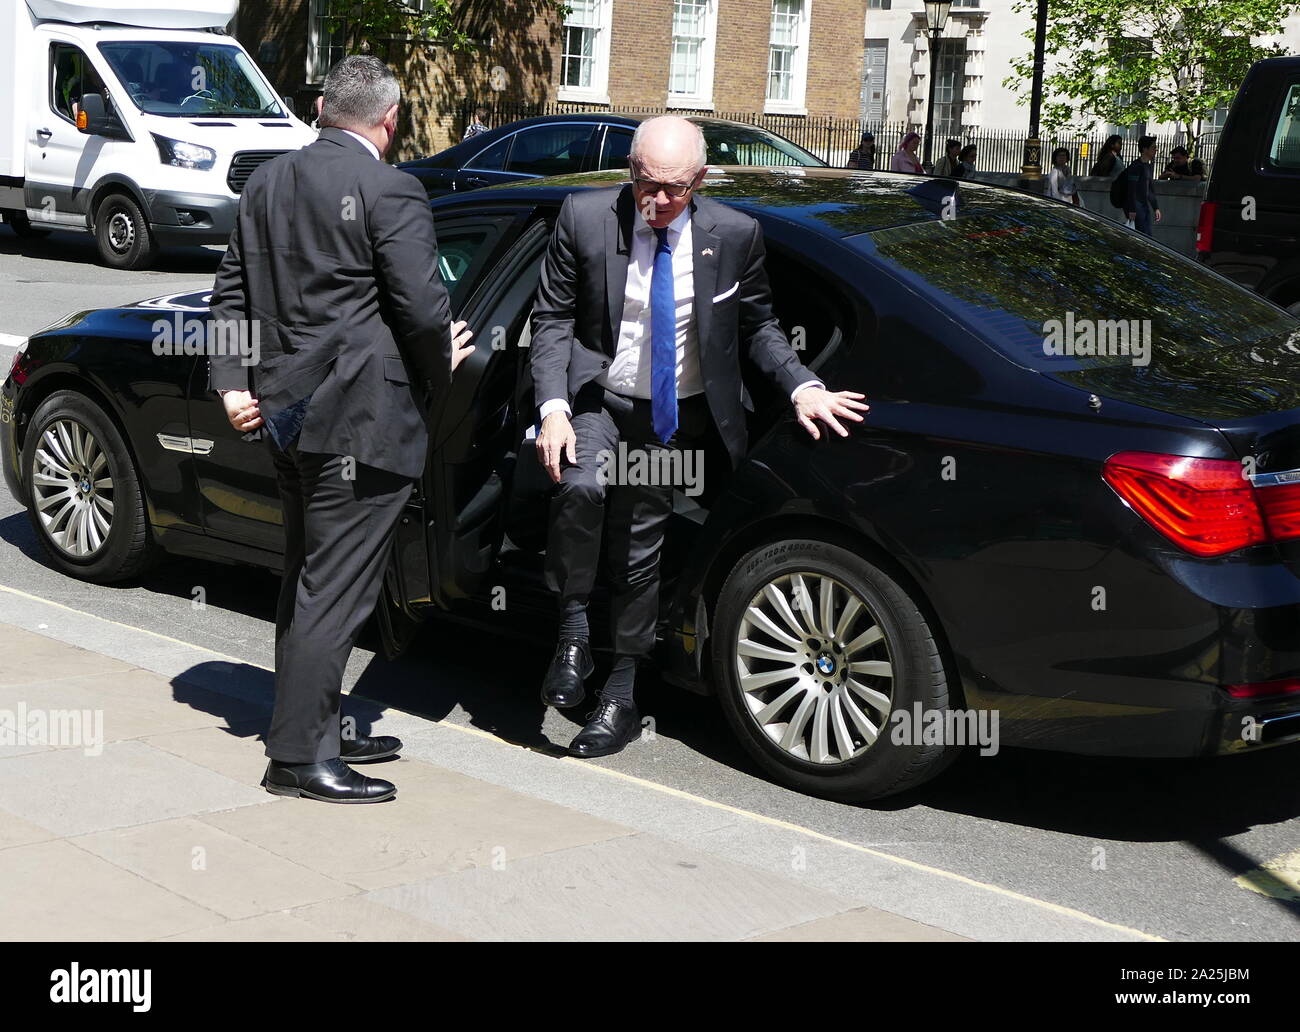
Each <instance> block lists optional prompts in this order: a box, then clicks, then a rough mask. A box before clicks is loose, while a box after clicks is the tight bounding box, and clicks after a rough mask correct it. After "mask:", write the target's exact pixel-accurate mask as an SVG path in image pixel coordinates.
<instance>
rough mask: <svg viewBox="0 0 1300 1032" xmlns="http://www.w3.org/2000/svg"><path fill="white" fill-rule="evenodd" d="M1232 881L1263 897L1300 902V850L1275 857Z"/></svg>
mask: <svg viewBox="0 0 1300 1032" xmlns="http://www.w3.org/2000/svg"><path fill="white" fill-rule="evenodd" d="M1232 880H1233V882H1234V884H1237V885H1240V886H1241V887H1242V888H1243V889H1249V890H1250V891H1251V892H1258V893H1259V894H1260V895H1261V896H1272V897H1273V898H1274V899H1286V900H1292V901H1300V849H1296V850H1293V851H1292V852H1290V853H1285V854H1283V855H1282V856H1277V857H1274V858H1273V859H1272V860H1269V861H1268V862H1267V863H1262V864H1260V865H1259V866H1258V867H1256V868H1255V869H1254V870H1253V871H1247V872H1246V873H1245V874H1239V875H1238V876H1237V877H1236V878H1233V879H1232Z"/></svg>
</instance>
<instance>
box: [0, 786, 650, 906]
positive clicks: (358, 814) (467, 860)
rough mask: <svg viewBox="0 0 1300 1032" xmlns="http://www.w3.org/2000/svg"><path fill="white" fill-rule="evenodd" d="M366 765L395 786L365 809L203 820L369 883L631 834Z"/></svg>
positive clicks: (292, 806) (521, 798) (278, 806)
mask: <svg viewBox="0 0 1300 1032" xmlns="http://www.w3.org/2000/svg"><path fill="white" fill-rule="evenodd" d="M13 762H17V761H13ZM368 770H369V773H371V774H372V775H374V776H376V777H383V778H386V779H387V780H389V781H392V782H393V783H394V784H396V785H397V786H398V789H397V798H396V799H394V800H392V801H391V802H387V803H377V804H373V805H369V806H327V805H322V804H320V803H315V802H312V801H310V800H303V799H280V800H277V801H276V802H275V803H274V804H273V805H271V806H258V807H243V808H241V809H239V810H232V811H230V812H227V813H218V814H211V815H209V816H207V817H204V818H203V820H204V821H205V822H206V823H209V824H211V825H213V826H214V827H217V828H221V829H222V830H223V831H226V832H229V833H230V834H232V835H237V836H238V837H239V838H242V839H244V840H245V841H248V842H252V843H254V844H256V845H259V846H261V847H262V848H263V849H266V850H269V851H270V852H273V853H277V854H279V855H280V856H284V857H287V858H289V859H290V860H293V861H295V862H296V863H299V864H302V865H303V866H304V867H309V868H311V869H312V870H314V871H319V872H320V873H321V874H324V875H326V876H328V877H330V878H335V879H338V880H340V881H345V882H348V883H351V884H353V885H358V886H361V887H363V888H367V889H375V888H381V887H384V886H388V885H398V884H401V883H403V882H410V881H415V880H418V879H420V878H427V877H429V876H431V875H434V874H442V873H446V872H449V871H459V870H463V869H464V868H467V867H474V866H479V865H487V864H490V863H492V862H493V860H494V859H497V858H500V857H506V858H514V857H523V856H529V855H532V854H536V853H544V852H550V851H554V850H558V849H566V848H569V847H572V846H575V845H585V844H587V843H591V842H599V841H603V840H605V839H609V838H614V837H617V836H621V835H628V834H631V830H630V829H628V828H626V827H623V826H622V825H619V824H615V823H612V822H610V821H604V820H600V819H598V818H595V817H589V816H587V815H586V814H584V813H579V812H577V811H575V810H570V809H568V808H566V807H562V806H555V805H553V804H550V803H545V802H542V801H539V800H537V799H533V798H531V797H529V796H526V795H523V794H521V793H518V792H512V791H510V790H508V789H503V788H499V787H498V786H496V785H490V784H487V783H485V782H482V781H477V780H475V779H474V778H470V777H466V776H465V775H463V774H458V773H456V772H454V771H449V770H444V769H442V768H439V767H435V766H433V765H432V764H428V763H421V762H417V761H412V760H399V761H397V762H396V763H383V764H369V765H368ZM267 798H271V797H269V796H268V797H267Z"/></svg>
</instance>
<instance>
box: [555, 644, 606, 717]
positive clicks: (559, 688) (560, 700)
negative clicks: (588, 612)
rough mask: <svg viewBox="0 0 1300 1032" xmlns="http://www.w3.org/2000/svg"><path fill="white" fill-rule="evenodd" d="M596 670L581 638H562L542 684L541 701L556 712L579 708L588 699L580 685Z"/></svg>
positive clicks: (588, 647)
mask: <svg viewBox="0 0 1300 1032" xmlns="http://www.w3.org/2000/svg"><path fill="white" fill-rule="evenodd" d="M595 668H596V664H595V663H593V662H592V659H591V646H590V645H588V644H587V643H586V642H585V641H583V640H582V639H581V638H561V639H560V644H559V645H557V646H556V647H555V656H554V658H552V659H551V665H550V666H549V667H547V668H546V678H545V680H543V681H542V702H544V703H545V704H546V705H547V706H555V707H556V708H557V709H568V708H569V707H571V706H577V705H580V704H581V703H582V700H583V699H585V698H586V697H587V693H586V690H585V689H584V688H583V687H582V683H583V682H584V681H585V680H586V679H587V678H588V677H590V676H591V672H592V671H593V670H594V669H595Z"/></svg>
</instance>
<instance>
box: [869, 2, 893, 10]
mask: <svg viewBox="0 0 1300 1032" xmlns="http://www.w3.org/2000/svg"><path fill="white" fill-rule="evenodd" d="M890 4H891V0H867V10H868V11H888V10H891V7H890Z"/></svg>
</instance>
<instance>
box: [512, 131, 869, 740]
mask: <svg viewBox="0 0 1300 1032" xmlns="http://www.w3.org/2000/svg"><path fill="white" fill-rule="evenodd" d="M629 164H630V166H631V172H632V182H631V183H630V184H628V185H626V186H622V187H613V188H611V189H603V190H585V191H579V192H577V193H573V194H571V195H570V196H569V197H568V198H567V199H566V200H565V202H564V205H563V206H562V208H561V209H560V214H559V218H558V220H557V222H556V225H555V231H554V234H553V235H552V237H551V243H550V249H549V251H548V252H547V256H546V261H545V263H544V265H543V268H542V276H541V282H540V285H539V287H538V290H537V299H536V303H535V306H534V310H533V323H532V343H531V349H530V350H531V359H530V364H531V369H532V376H533V388H534V396H535V398H536V400H537V403H538V407H539V415H540V417H541V428H540V430H539V432H538V435H537V450H538V454H539V457H540V458H541V461H542V463H543V464H544V465H545V467H546V469H547V471H548V472H549V473H550V476H551V479H552V480H554V481H555V482H556V483H557V484H558V485H559V486H558V488H557V489H556V492H555V495H554V498H553V500H552V503H551V524H550V533H549V539H548V543H547V577H548V581H549V583H550V586H551V587H552V589H553V590H555V591H556V592H557V593H558V595H559V599H560V607H561V610H560V633H559V645H558V647H557V648H556V651H555V655H554V658H553V659H552V660H551V664H550V667H549V668H548V670H547V672H546V677H545V680H544V682H543V685H542V699H543V701H544V702H545V703H546V704H547V705H551V706H559V707H569V706H576V705H578V704H580V703H581V702H582V701H583V699H584V698H585V689H584V681H585V680H586V678H587V677H588V676H589V675H590V674H591V671H592V667H593V664H592V659H591V649H590V643H589V637H590V636H589V631H588V625H587V604H588V599H589V596H590V593H591V588H592V584H593V582H594V580H595V576H596V569H597V564H598V562H599V558H600V553H601V546H602V543H603V544H604V547H605V549H606V552H607V559H608V567H609V571H610V577H611V587H612V598H611V614H610V617H611V625H612V629H613V639H614V640H613V646H614V661H613V666H612V668H611V670H610V675H609V678H608V680H607V681H606V683H605V685H604V687H603V688H602V690H601V692H600V695H599V701H598V704H597V706H596V709H595V711H594V712H593V713H592V714H591V715H590V717H589V718H588V721H587V724H586V726H585V727H584V728H583V729H582V731H581V732H580V733H579V734H578V735H577V737H576V738H574V740H573V742H572V743H571V745H570V746H569V751H570V753H571V754H573V755H575V756H584V757H591V756H605V755H609V754H610V753H615V752H618V751H619V750H621V749H622V748H623V747H624V746H625V745H627V743H628V742H630V741H631V740H632V739H633V738H634V737H636V735H637V734H638V733H639V730H640V716H639V715H638V713H637V709H636V704H635V701H634V697H633V682H634V680H635V674H636V665H637V662H638V661H639V660H640V659H641V658H642V657H644V656H646V655H647V654H648V653H649V652H650V650H651V647H652V646H653V644H654V636H655V624H656V622H657V619H658V615H659V552H660V547H661V545H662V543H663V536H664V528H665V525H666V523H667V520H668V517H669V516H670V515H671V513H672V493H673V488H674V486H676V485H674V484H673V483H671V482H669V483H664V482H663V478H657V479H658V480H659V482H657V483H653V484H644V483H641V482H640V479H641V478H635V479H636V480H637V482H636V483H623V484H620V483H616V482H614V483H611V477H610V475H609V471H610V468H611V463H610V461H609V458H610V456H611V455H613V454H615V453H616V452H618V451H619V450H620V449H624V450H626V449H634V450H640V451H642V452H643V453H645V455H646V457H647V458H648V459H651V460H652V461H650V462H648V463H646V466H647V468H658V469H661V470H663V469H672V468H673V465H672V464H671V463H665V462H663V456H662V453H663V452H665V451H680V450H684V449H696V450H698V449H700V448H701V447H702V446H703V445H704V443H705V441H706V440H707V439H708V438H709V437H711V436H716V437H719V438H720V439H721V444H722V446H723V449H724V451H725V453H726V455H727V457H728V459H729V461H730V465H731V466H733V467H734V466H736V465H738V464H739V463H740V461H741V459H742V458H743V457H744V454H745V450H746V446H747V442H746V434H745V411H744V410H745V408H746V407H748V403H749V397H748V392H747V391H746V389H745V386H744V384H743V382H742V380H741V369H740V360H741V358H742V357H747V358H748V359H749V360H750V361H751V362H752V364H753V365H754V366H755V367H756V368H757V369H758V370H759V371H760V372H761V373H763V374H764V375H765V376H766V377H767V378H768V379H770V380H772V381H773V382H774V383H775V384H776V385H777V387H778V388H779V389H780V390H781V391H782V392H783V393H784V394H785V395H787V396H788V397H789V398H790V399H791V402H792V404H793V405H794V407H795V409H796V411H797V414H798V419H799V422H800V423H801V424H802V425H803V426H804V427H805V428H806V429H807V431H808V433H809V434H811V435H812V437H813V438H814V439H816V438H818V437H820V431H819V430H818V426H817V424H818V421H821V422H825V423H826V424H827V425H828V426H830V427H831V428H833V429H834V430H835V432H836V433H839V434H841V435H847V434H848V430H847V429H845V427H844V426H843V425H842V424H841V423H840V422H839V421H840V420H841V419H843V420H852V421H856V422H860V421H861V420H862V418H863V417H862V415H861V413H862V412H865V411H866V410H867V406H866V405H865V404H863V402H862V400H861V399H862V397H863V396H862V395H861V394H856V393H853V392H849V391H842V392H839V393H832V392H830V391H828V390H826V389H825V387H824V386H823V385H822V384H821V383H820V382H819V381H818V380H817V379H816V378H815V377H814V376H813V375H812V374H811V373H809V372H808V370H807V369H805V368H804V366H803V364H802V363H801V362H800V361H799V359H798V358H797V357H796V355H795V353H794V350H793V349H792V348H791V346H790V343H789V341H788V340H787V339H786V337H785V334H784V333H783V332H782V330H781V328H780V326H779V325H778V323H777V320H776V318H775V316H773V314H772V307H771V293H770V290H769V287H768V281H767V273H766V272H765V270H764V257H765V250H764V246H763V234H762V231H761V229H760V228H759V225H758V223H757V222H755V221H754V220H753V219H752V218H750V217H749V216H747V215H744V214H742V213H741V212H738V211H735V210H734V209H731V208H728V207H726V206H725V205H722V204H718V203H716V202H714V201H710V200H708V199H707V198H704V197H697V196H696V194H695V191H696V189H697V188H698V187H699V185H700V183H701V182H702V181H703V179H704V175H705V172H706V151H705V145H704V138H703V136H702V135H701V134H700V130H699V129H698V127H696V126H695V125H694V124H693V123H691V122H689V121H687V120H686V119H684V118H678V117H676V116H673V115H665V116H662V117H659V118H652V119H649V120H647V121H645V122H643V123H641V125H640V126H639V127H638V129H637V132H636V134H635V136H634V137H633V141H632V149H631V154H630V157H629ZM624 453H625V454H626V451H624ZM656 453H657V454H656ZM628 479H629V480H632V479H634V478H628ZM652 479H655V478H652ZM607 489H608V499H607Z"/></svg>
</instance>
